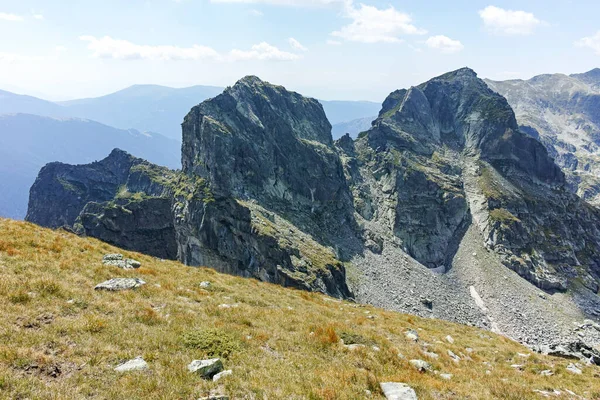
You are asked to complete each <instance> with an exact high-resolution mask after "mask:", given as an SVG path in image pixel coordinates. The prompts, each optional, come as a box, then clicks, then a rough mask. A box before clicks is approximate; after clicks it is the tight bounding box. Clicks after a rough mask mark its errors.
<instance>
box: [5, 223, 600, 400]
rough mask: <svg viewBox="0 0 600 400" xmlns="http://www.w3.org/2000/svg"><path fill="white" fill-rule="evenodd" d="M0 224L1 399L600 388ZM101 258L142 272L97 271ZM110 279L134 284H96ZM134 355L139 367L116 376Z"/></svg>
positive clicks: (523, 357)
mask: <svg viewBox="0 0 600 400" xmlns="http://www.w3.org/2000/svg"><path fill="white" fill-rule="evenodd" d="M0 232H2V236H1V238H0V259H1V260H2V267H1V268H2V284H1V285H0V304H1V307H2V318H1V319H0V330H1V331H2V335H3V343H2V344H1V345H0V349H1V350H2V358H1V359H0V371H2V380H1V382H2V389H1V390H2V391H1V392H0V393H1V395H0V396H1V397H3V398H6V399H18V398H30V399H43V400H46V399H63V398H67V397H68V398H96V397H103V398H114V399H140V398H144V399H152V400H154V399H173V398H178V399H179V398H181V399H199V398H206V397H207V396H211V393H212V396H213V397H212V398H213V399H215V398H223V397H216V396H217V394H219V395H221V396H229V398H231V399H244V398H269V399H303V398H312V399H362V398H372V399H384V398H385V397H384V394H383V391H382V388H381V386H380V385H381V384H382V383H385V382H398V383H399V382H402V383H404V384H406V385H407V387H408V388H409V389H410V388H412V389H411V390H413V389H414V391H415V392H416V395H417V396H418V398H419V399H435V398H460V399H493V400H496V399H498V400H499V399H533V398H543V397H542V396H545V395H548V396H550V395H553V388H560V390H561V391H562V392H563V393H565V394H566V393H567V392H566V389H568V390H569V393H574V394H566V397H565V398H580V397H579V396H581V398H586V399H595V398H598V396H599V395H600V390H599V389H598V374H599V373H600V368H599V367H598V366H595V365H582V364H583V363H581V364H580V368H581V372H582V373H581V374H580V375H573V374H572V373H571V372H570V370H573V367H570V368H569V366H570V365H571V364H574V363H575V362H577V361H574V360H569V359H565V358H561V357H556V356H546V355H531V352H530V351H529V349H527V348H526V347H524V346H522V345H519V344H518V343H516V342H514V341H511V340H508V339H507V338H504V337H502V336H499V335H496V334H493V333H491V332H486V331H483V330H481V329H477V328H474V327H469V326H464V325H458V324H452V323H449V322H445V321H440V320H436V319H431V318H419V317H415V316H411V315H406V314H400V313H396V312H391V311H385V310H382V309H379V308H375V307H372V306H366V305H358V304H355V303H352V302H347V301H339V300H337V299H333V298H330V297H326V296H323V295H320V294H316V293H307V292H300V291H296V290H290V289H286V288H283V287H278V286H274V285H270V284H267V283H263V282H257V281H255V280H247V279H240V278H238V277H232V276H229V275H225V274H220V273H216V272H215V271H214V270H211V269H208V268H189V267H186V266H184V265H182V264H180V263H178V262H173V261H168V260H160V259H157V258H154V257H150V256H147V255H143V254H139V253H131V252H128V251H125V250H122V249H119V248H116V247H113V246H110V245H107V244H106V243H102V242H100V241H98V240H95V239H92V238H86V237H77V236H76V235H73V234H71V233H68V232H66V231H64V230H49V229H42V228H40V227H37V226H35V225H32V224H28V223H24V222H18V221H12V220H7V219H1V218H0ZM108 253H112V254H115V253H117V254H122V255H123V256H125V257H128V258H133V259H135V260H137V261H139V262H140V263H141V268H138V269H136V270H122V269H119V268H117V267H116V266H110V265H103V263H102V260H103V257H104V256H105V255H106V254H108ZM111 278H138V279H141V280H142V281H144V282H145V284H143V285H142V286H141V287H139V288H137V289H135V290H128V291H122V292H104V291H101V290H94V287H95V286H96V285H98V284H99V283H101V282H104V281H106V280H107V279H111ZM407 334H408V335H409V336H410V337H414V338H415V340H416V341H413V340H411V339H410V338H409V337H407ZM138 356H139V357H143V359H144V360H145V362H146V363H147V368H148V369H147V370H146V371H130V372H118V371H115V368H116V367H118V366H119V365H121V364H122V363H124V362H126V361H128V360H130V359H133V358H135V357H138ZM453 357H456V358H453ZM211 358H220V360H221V363H222V366H223V369H224V370H228V371H231V374H230V375H228V376H225V375H221V379H220V380H219V381H218V382H213V379H202V377H200V376H199V375H198V374H194V373H189V372H188V371H187V370H186V367H187V366H188V365H189V364H190V363H191V362H192V360H198V359H211ZM410 360H423V361H426V362H427V363H428V364H427V368H428V369H429V370H425V371H423V372H419V370H418V369H417V368H416V367H415V365H413V364H412V363H411V361H410ZM413 362H414V361H413ZM299 368H301V373H300V372H299ZM541 371H547V372H545V373H540V372H541ZM213 373H214V372H213ZM548 374H552V376H548ZM99 377H101V379H99ZM24 382H26V383H24ZM399 386H401V385H399ZM383 387H384V388H386V389H389V387H390V385H389V384H387V385H383ZM367 390H368V391H369V394H367V392H366V391H367ZM405 390H407V389H405ZM67 393H68V396H67V395H66V394H67ZM411 393H412V392H411ZM409 398H412V399H415V398H416V397H409Z"/></svg>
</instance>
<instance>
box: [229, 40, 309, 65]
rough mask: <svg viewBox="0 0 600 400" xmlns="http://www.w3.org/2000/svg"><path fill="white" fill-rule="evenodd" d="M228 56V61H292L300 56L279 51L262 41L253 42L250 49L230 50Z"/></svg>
mask: <svg viewBox="0 0 600 400" xmlns="http://www.w3.org/2000/svg"><path fill="white" fill-rule="evenodd" d="M228 58H229V60H230V61H249V60H259V61H294V60H298V59H299V58H301V57H300V56H299V55H298V54H294V53H288V52H286V51H281V50H279V49H278V48H277V47H275V46H271V45H270V44H269V43H266V42H262V43H259V44H255V45H254V46H252V48H251V49H250V50H238V49H234V50H231V52H229V57H228Z"/></svg>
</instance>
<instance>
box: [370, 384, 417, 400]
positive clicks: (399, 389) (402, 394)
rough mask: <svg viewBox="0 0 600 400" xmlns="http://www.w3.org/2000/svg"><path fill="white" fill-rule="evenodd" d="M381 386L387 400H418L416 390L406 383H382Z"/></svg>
mask: <svg viewBox="0 0 600 400" xmlns="http://www.w3.org/2000/svg"><path fill="white" fill-rule="evenodd" d="M379 386H381V390H382V391H383V394H384V395H385V398H386V399H387V400H418V399H417V394H416V393H415V391H414V389H413V388H411V387H410V386H408V385H407V384H405V383H397V382H382V383H380V384H379Z"/></svg>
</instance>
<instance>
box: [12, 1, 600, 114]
mask: <svg viewBox="0 0 600 400" xmlns="http://www.w3.org/2000/svg"><path fill="white" fill-rule="evenodd" d="M598 16H600V1H597V0H595V1H591V0H590V1H577V0H571V1H567V0H527V1H522V0H521V1H512V0H506V1H488V0H486V1H479V0H453V1H446V0H428V1H423V0H421V1H408V0H407V1H400V0H387V1H383V0H364V1H355V0H102V1H100V0H53V1H51V2H50V1H48V0H19V1H14V0H0V37H1V38H2V39H1V40H0V89H4V90H9V91H13V92H17V93H22V94H30V95H34V96H38V97H42V98H46V99H50V100H66V99H73V98H81V97H95V96H100V95H103V94H108V93H110V92H114V91H116V90H119V89H122V88H125V87H127V86H130V85H133V84H159V85H166V86H173V87H186V86H192V85H215V86H228V85H233V84H234V83H235V82H236V81H237V80H238V79H240V78H242V77H243V76H245V75H257V76H259V77H260V78H261V79H264V80H267V81H269V82H272V83H276V84H281V85H284V86H286V87H287V88H289V89H292V90H295V91H298V92H300V93H302V94H305V95H308V96H312V97H317V98H320V99H324V100H333V99H339V100H372V101H378V102H381V101H382V100H383V99H384V98H385V97H386V96H387V94H389V93H390V92H392V91H393V90H396V89H399V88H405V87H410V86H411V85H416V84H419V83H421V82H424V81H426V80H428V79H430V78H432V77H434V76H437V75H440V74H442V73H444V72H447V71H450V70H454V69H457V68H461V67H463V66H468V67H470V68H472V69H474V70H475V71H476V72H477V73H478V74H479V76H480V77H485V78H491V79H497V80H504V79H516V78H521V79H527V78H530V77H532V76H534V75H537V74H542V73H556V72H560V73H575V72H585V71H588V70H590V69H592V68H596V67H600V18H599V17H598Z"/></svg>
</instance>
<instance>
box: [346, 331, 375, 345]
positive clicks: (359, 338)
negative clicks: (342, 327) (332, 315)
mask: <svg viewBox="0 0 600 400" xmlns="http://www.w3.org/2000/svg"><path fill="white" fill-rule="evenodd" d="M338 336H339V338H340V339H342V340H343V341H344V344H346V345H348V344H364V345H365V346H375V345H377V343H376V342H375V341H374V340H372V339H368V338H366V337H364V336H363V335H360V334H358V333H353V332H342V333H340V334H338Z"/></svg>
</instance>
